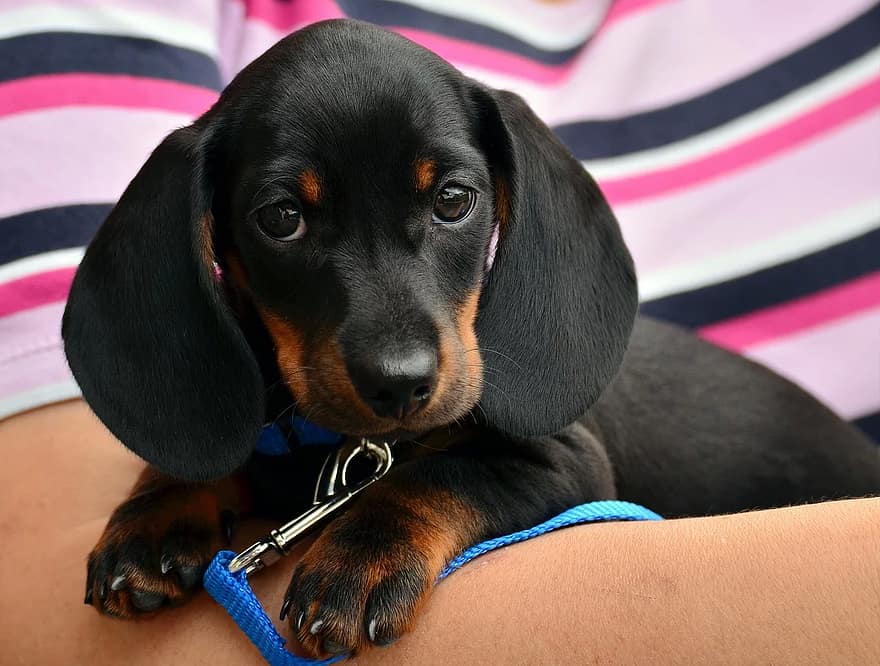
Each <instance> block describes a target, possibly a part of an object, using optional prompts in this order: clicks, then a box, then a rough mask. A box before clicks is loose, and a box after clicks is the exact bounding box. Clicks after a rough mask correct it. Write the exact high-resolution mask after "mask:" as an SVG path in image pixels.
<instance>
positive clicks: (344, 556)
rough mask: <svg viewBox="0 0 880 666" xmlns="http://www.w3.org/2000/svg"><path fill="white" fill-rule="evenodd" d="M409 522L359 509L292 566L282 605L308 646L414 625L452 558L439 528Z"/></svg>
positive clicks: (319, 651)
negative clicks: (378, 517)
mask: <svg viewBox="0 0 880 666" xmlns="http://www.w3.org/2000/svg"><path fill="white" fill-rule="evenodd" d="M377 523H378V524H377ZM411 527H412V525H411V524H410V523H409V522H408V521H406V520H403V521H400V522H397V524H394V523H393V521H392V520H380V521H375V520H370V519H368V518H366V517H365V516H363V515H358V513H357V512H355V513H353V514H352V515H348V514H346V515H343V516H342V517H340V518H338V519H336V520H335V521H334V522H332V523H331V524H330V525H328V526H327V528H326V529H325V530H324V532H323V533H322V534H321V536H320V537H318V539H317V540H316V541H315V543H314V544H313V545H312V546H311V548H310V549H309V550H308V552H307V553H306V554H305V556H304V557H303V559H302V560H301V561H300V563H299V565H298V566H297V568H296V570H295V571H294V574H293V579H292V580H291V583H290V587H289V588H288V590H287V595H286V596H285V599H284V605H283V607H282V610H281V619H284V618H285V617H287V618H288V622H289V624H290V628H291V631H292V633H293V634H294V635H295V636H296V637H297V638H298V639H299V641H300V643H301V644H302V645H303V647H304V648H305V649H306V650H307V651H308V652H310V653H311V654H313V655H314V656H317V657H322V656H328V655H334V654H339V653H345V652H356V651H358V650H361V649H363V648H364V647H367V646H369V645H383V646H384V645H389V644H390V643H393V642H394V641H395V640H397V639H398V638H400V636H401V635H402V634H404V633H405V632H406V631H407V630H408V629H409V627H410V625H411V624H412V621H413V618H414V617H415V616H416V614H417V612H418V609H419V607H420V606H421V605H422V603H423V602H424V601H425V600H426V599H427V597H428V595H429V594H430V591H431V588H432V587H433V584H434V581H435V580H436V578H437V575H438V574H439V572H440V569H441V568H442V566H443V564H444V563H445V561H446V559H445V558H446V556H447V554H446V553H445V550H446V549H444V548H442V544H443V542H444V541H445V540H444V539H443V538H442V535H441V534H437V533H434V534H431V533H429V532H428V531H427V530H425V529H424V526H423V527H422V529H420V530H418V531H414V530H412V529H411Z"/></svg>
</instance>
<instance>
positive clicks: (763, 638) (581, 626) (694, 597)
mask: <svg viewBox="0 0 880 666" xmlns="http://www.w3.org/2000/svg"><path fill="white" fill-rule="evenodd" d="M439 655H443V659H446V660H449V662H448V663H468V662H473V661H474V660H476V659H478V658H480V657H484V658H485V657H490V656H491V657H492V659H493V661H494V660H495V659H497V661H498V662H499V663H526V662H527V663H541V662H542V661H546V662H548V663H560V662H565V661H570V662H573V663H642V664H644V663H655V664H656V663H684V664H695V663H712V664H718V663H731V664H744V663H773V664H782V663H791V664H807V663H817V664H830V663H847V664H868V663H880V500H861V501H848V502H834V503H827V504H823V505H814V506H807V507H799V508H791V509H783V510H777V511H762V512H754V513H748V514H741V515H737V516H725V517H714V518H706V519H694V520H678V521H669V522H667V523H655V524H647V523H640V524H636V523H628V524H622V523H617V524H609V525H593V526H585V527H579V528H574V529H570V530H567V531H564V532H559V533H556V534H553V535H549V536H547V537H543V538H541V539H538V540H536V541H534V542H531V543H528V544H526V545H523V546H521V547H520V546H515V547H511V548H509V549H507V550H506V551H504V552H502V553H498V554H495V555H490V556H489V557H488V558H485V559H483V560H477V561H476V562H475V563H473V564H472V565H469V566H468V567H466V568H465V569H463V570H462V571H461V572H460V573H458V574H456V575H454V576H451V577H450V578H449V579H448V580H447V581H446V582H444V583H443V584H442V585H441V586H440V587H439V588H438V590H437V591H436V593H435V596H434V599H433V601H432V603H431V604H430V605H429V607H428V608H427V610H426V613H425V615H424V617H423V618H422V619H421V621H420V622H419V624H418V626H417V627H416V630H415V632H414V633H413V634H412V635H411V636H409V637H407V638H406V639H405V640H403V641H401V643H400V645H399V647H398V648H397V652H396V654H395V655H394V660H400V661H396V663H413V664H416V663H419V664H425V663H440V662H441V661H442V659H441V658H440V656H439ZM384 656H385V655H380V654H379V653H376V654H375V655H366V656H365V657H364V658H363V660H362V662H363V663H364V664H368V663H374V662H375V663H380V661H382V657H384ZM387 656H388V658H389V661H394V660H392V659H391V656H392V655H391V654H390V653H389V654H388V655H387Z"/></svg>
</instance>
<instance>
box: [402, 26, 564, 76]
mask: <svg viewBox="0 0 880 666" xmlns="http://www.w3.org/2000/svg"><path fill="white" fill-rule="evenodd" d="M392 29H393V30H394V31H395V32H398V33H400V34H401V35H403V36H404V37H406V38H407V39H411V40H412V41H414V42H415V43H416V44H421V45H422V46H424V47H425V48H426V49H430V50H431V51H433V52H434V53H436V54H437V55H439V56H440V57H441V58H444V59H445V60H448V61H450V62H454V63H455V64H456V65H470V66H473V67H481V68H484V69H491V70H494V71H496V72H501V73H503V74H508V75H515V76H519V77H522V78H526V79H532V80H534V81H538V82H540V83H545V84H552V83H557V82H559V81H561V80H563V79H565V78H566V77H568V76H569V74H570V73H571V71H572V68H573V67H574V66H575V63H576V62H577V60H576V59H573V60H570V61H569V62H568V63H566V64H564V65H545V64H543V63H540V62H536V61H534V60H531V59H529V58H526V57H525V56H521V55H517V54H515V53H510V52H509V51H502V50H500V49H495V48H492V47H490V46H481V45H479V44H475V43H473V42H468V41H464V40H461V39H454V38H452V37H444V36H442V35H437V34H434V33H432V32H427V31H425V30H416V29H414V28H392Z"/></svg>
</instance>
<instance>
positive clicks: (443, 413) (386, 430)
mask: <svg viewBox="0 0 880 666" xmlns="http://www.w3.org/2000/svg"><path fill="white" fill-rule="evenodd" d="M476 403H477V401H476V400H473V401H472V402H471V401H468V402H467V403H459V404H457V405H455V406H454V407H453V408H451V409H450V408H449V407H448V406H444V407H443V408H440V406H438V408H432V407H431V406H428V408H427V409H426V410H424V411H422V412H417V413H416V414H413V416H412V417H410V418H405V419H384V418H363V417H362V416H360V415H356V414H352V413H348V412H342V411H341V410H338V409H334V408H332V407H330V406H329V405H328V406H325V407H324V408H323V409H317V408H316V409H314V413H315V415H316V416H315V417H314V418H313V420H314V422H315V423H316V424H317V425H319V426H321V427H322V428H326V429H328V430H331V431H333V432H338V433H341V434H343V435H347V436H349V437H365V438H368V439H372V440H375V441H388V442H393V441H406V440H412V439H415V438H418V437H420V436H422V435H424V434H425V433H427V432H429V431H431V430H435V429H437V428H443V427H446V426H448V425H450V424H452V423H455V422H456V421H457V420H460V419H461V418H462V417H464V416H465V415H467V414H468V413H469V412H470V411H471V410H472V409H474V407H475V405H476Z"/></svg>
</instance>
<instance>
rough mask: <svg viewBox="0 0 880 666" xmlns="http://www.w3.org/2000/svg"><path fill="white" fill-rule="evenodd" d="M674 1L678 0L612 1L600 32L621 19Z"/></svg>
mask: <svg viewBox="0 0 880 666" xmlns="http://www.w3.org/2000/svg"><path fill="white" fill-rule="evenodd" d="M673 1H677V0H612V2H611V7H610V9H609V10H608V14H607V15H606V16H605V20H604V21H602V25H601V27H600V28H599V30H600V31H601V30H605V29H606V28H608V26H609V25H613V24H614V23H616V22H617V21H619V20H620V19H623V18H628V17H630V16H632V15H634V14H637V13H638V12H642V11H645V10H648V9H654V8H655V7H658V6H660V5H665V4H667V3H669V2H673Z"/></svg>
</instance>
